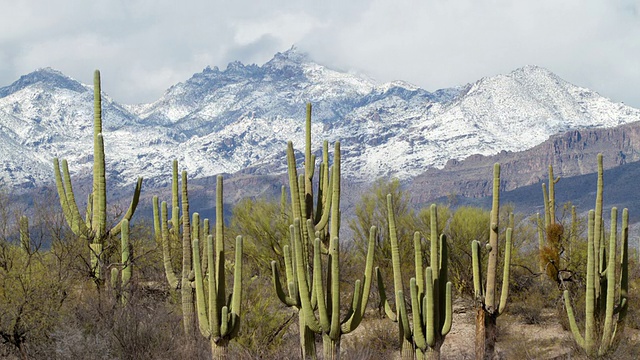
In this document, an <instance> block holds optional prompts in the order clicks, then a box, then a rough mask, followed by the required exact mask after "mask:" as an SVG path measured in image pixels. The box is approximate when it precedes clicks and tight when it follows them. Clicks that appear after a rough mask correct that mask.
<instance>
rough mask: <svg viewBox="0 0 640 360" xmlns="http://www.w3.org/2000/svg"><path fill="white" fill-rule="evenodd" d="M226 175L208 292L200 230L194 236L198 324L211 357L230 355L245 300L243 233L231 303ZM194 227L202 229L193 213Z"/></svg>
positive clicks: (210, 252) (210, 258) (238, 242)
mask: <svg viewBox="0 0 640 360" xmlns="http://www.w3.org/2000/svg"><path fill="white" fill-rule="evenodd" d="M222 194H223V190H222V176H221V175H219V176H218V178H217V186H216V239H215V249H214V244H213V236H212V235H208V236H207V246H206V248H205V249H206V253H207V262H208V269H209V273H208V274H207V286H206V290H207V293H206V294H205V284H204V281H205V279H204V276H203V272H202V265H201V264H200V245H199V241H200V239H199V237H200V236H199V234H200V232H199V230H195V231H194V237H193V269H194V272H195V289H196V299H197V302H196V303H197V309H198V327H199V329H200V333H201V334H202V336H204V337H205V338H207V339H209V341H210V342H211V358H212V359H226V358H227V345H228V344H229V341H230V340H231V339H233V338H234V337H236V336H237V335H238V330H239V328H240V311H241V304H242V236H238V237H237V238H236V250H235V267H234V273H233V292H232V293H231V301H230V303H227V295H226V286H225V278H224V276H225V273H224V265H225V261H224V223H223V203H222ZM193 219H194V221H193V226H194V229H199V216H198V214H197V213H194V214H193Z"/></svg>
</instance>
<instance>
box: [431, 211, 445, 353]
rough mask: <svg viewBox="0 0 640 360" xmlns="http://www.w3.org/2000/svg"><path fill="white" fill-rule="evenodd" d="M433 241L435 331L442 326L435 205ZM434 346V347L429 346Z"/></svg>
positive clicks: (432, 226)
mask: <svg viewBox="0 0 640 360" xmlns="http://www.w3.org/2000/svg"><path fill="white" fill-rule="evenodd" d="M430 211H431V216H430V217H431V226H430V228H431V239H430V240H431V241H430V249H431V250H430V254H429V255H430V259H429V267H430V268H431V282H432V284H433V289H432V291H433V298H432V303H433V327H432V329H435V328H437V327H439V326H440V296H441V295H442V294H441V292H440V286H439V285H440V283H439V281H440V280H439V267H440V258H439V255H440V254H439V253H438V240H439V237H438V212H437V208H436V205H435V204H431V207H430ZM429 346H433V345H429Z"/></svg>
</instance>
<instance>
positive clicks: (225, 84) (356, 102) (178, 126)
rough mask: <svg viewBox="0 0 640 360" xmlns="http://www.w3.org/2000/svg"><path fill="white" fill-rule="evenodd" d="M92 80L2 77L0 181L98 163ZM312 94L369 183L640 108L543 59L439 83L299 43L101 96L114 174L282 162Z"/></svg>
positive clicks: (322, 135) (322, 122)
mask: <svg viewBox="0 0 640 360" xmlns="http://www.w3.org/2000/svg"><path fill="white" fill-rule="evenodd" d="M103 75H104V74H103ZM107 76H108V75H107ZM38 84H40V85H38ZM42 84H49V85H51V86H49V87H47V86H42ZM56 84H60V85H61V86H58V87H55V86H54V85H56ZM91 88H92V87H91V86H88V85H83V84H80V83H79V82H76V81H75V80H73V79H71V78H69V77H65V76H64V74H61V73H60V72H57V71H56V70H52V69H44V70H38V71H36V72H34V73H31V74H28V75H25V76H22V77H21V78H20V79H19V80H17V81H16V82H14V84H11V85H9V86H7V87H2V88H0V94H2V95H1V96H0V140H2V141H1V142H0V150H1V151H0V183H3V184H5V186H11V187H17V188H20V187H22V188H32V187H34V186H40V185H42V184H47V183H51V182H52V181H53V172H52V171H51V159H52V158H53V157H60V158H66V159H68V160H69V164H70V167H71V169H70V170H71V172H72V173H73V175H74V176H78V177H82V176H83V174H85V175H86V174H89V171H90V167H91V148H90V146H91V145H90V144H91V143H92V142H91V141H90V139H91V136H92V129H91V124H92V122H91V119H92V100H91V96H92V95H91V92H90V91H88V89H91ZM76 90H77V91H76ZM80 90H83V91H80ZM307 101H311V102H312V103H313V104H314V107H313V124H312V136H313V139H314V144H313V148H314V151H316V153H317V152H319V150H320V147H321V145H320V140H319V139H327V140H329V141H330V142H334V141H337V140H341V142H342V150H343V167H344V169H345V170H344V171H343V174H344V175H345V176H346V177H347V178H348V179H349V180H350V181H356V182H364V183H366V182H371V181H373V180H375V179H377V178H379V177H388V176H393V177H398V178H401V179H403V180H404V181H409V180H410V179H412V178H414V177H415V176H418V175H420V174H422V173H423V172H424V171H425V170H427V169H429V168H442V167H443V166H445V164H446V163H447V161H449V160H450V159H454V160H456V161H459V160H462V159H464V158H467V157H469V156H471V155H473V154H476V153H479V154H483V155H490V154H495V153H498V152H500V151H501V150H506V151H522V150H525V149H528V148H531V147H534V146H536V145H538V144H539V143H541V142H543V141H545V140H546V139H548V138H549V136H551V135H553V134H557V133H559V132H562V131H567V130H571V129H581V128H588V127H613V126H617V125H620V124H624V123H628V122H633V121H638V120H640V110H638V109H634V108H631V107H628V106H626V105H624V104H620V103H613V102H611V101H609V100H608V99H605V98H603V97H601V96H599V95H598V94H597V93H596V92H595V91H592V90H589V89H585V88H581V87H577V86H574V85H571V84H569V83H567V82H565V81H564V80H562V79H560V78H559V77H557V76H556V75H554V74H553V73H552V72H550V71H549V70H546V69H544V68H540V67H537V66H525V67H522V68H519V69H516V70H514V71H513V72H511V73H509V74H505V75H497V76H492V77H485V78H482V79H480V80H478V81H475V82H473V83H469V84H467V85H463V86H458V87H454V88H448V89H441V90H438V91H435V92H429V91H427V90H424V89H421V88H419V87H417V86H414V85H411V84H409V83H406V82H402V81H396V82H390V83H384V84H378V83H375V82H374V81H373V80H371V79H369V78H366V77H364V76H357V75H354V74H349V73H342V72H338V71H334V70H331V69H328V68H326V67H324V66H322V65H320V64H316V63H315V62H313V61H312V60H311V59H309V57H308V56H307V55H305V54H301V53H299V52H298V51H297V50H296V49H295V48H292V49H290V50H288V51H285V52H283V53H278V54H276V55H275V56H274V57H273V59H271V60H270V61H268V62H266V63H265V64H263V65H262V66H258V65H255V64H249V65H245V64H242V63H240V62H232V63H230V64H229V65H228V66H227V68H226V69H225V70H220V69H218V68H217V67H213V68H212V67H207V68H205V69H204V70H203V71H202V72H200V73H196V74H194V75H193V76H192V77H191V78H189V79H187V80H186V81H184V82H181V83H178V84H175V85H173V86H172V87H170V88H169V89H167V91H166V92H165V94H164V95H163V96H162V97H161V98H160V99H158V100H157V101H155V102H152V103H150V104H142V105H122V104H118V103H117V102H115V101H113V100H112V99H111V98H110V97H109V96H108V95H107V94H103V116H104V121H103V124H104V127H105V132H104V134H103V136H104V138H105V148H106V150H107V159H106V160H107V170H108V171H109V173H110V175H111V176H113V177H114V178H115V180H114V181H112V182H111V184H119V186H129V185H130V184H131V183H133V182H134V181H135V179H136V178H137V177H138V176H144V177H145V178H146V179H147V180H146V182H145V183H146V184H147V185H145V186H150V187H155V186H161V185H162V184H166V183H167V181H168V180H167V178H168V174H169V171H167V168H168V167H170V164H171V161H172V160H173V159H174V158H175V159H178V160H179V162H180V164H181V167H183V168H184V169H186V170H187V171H188V172H189V174H190V175H191V176H192V177H194V178H199V177H207V176H214V175H215V174H218V173H237V172H241V173H245V174H260V175H270V174H278V173H282V172H284V171H285V170H286V163H285V161H284V157H283V153H284V149H285V148H286V141H287V140H292V141H293V142H294V145H295V146H296V147H298V148H300V147H301V145H302V144H303V143H304V134H303V124H304V120H303V119H304V116H305V115H304V107H305V103H306V102H307ZM523 128H526V129H527V132H526V133H525V132H523V131H522V129H523ZM114 186H116V185H114Z"/></svg>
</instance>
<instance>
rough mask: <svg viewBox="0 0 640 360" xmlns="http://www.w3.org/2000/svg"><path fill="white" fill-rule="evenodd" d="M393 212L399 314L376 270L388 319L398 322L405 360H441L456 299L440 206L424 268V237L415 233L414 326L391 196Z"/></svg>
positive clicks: (433, 218)
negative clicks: (428, 257)
mask: <svg viewBox="0 0 640 360" xmlns="http://www.w3.org/2000/svg"><path fill="white" fill-rule="evenodd" d="M387 208H388V212H389V238H390V239H389V240H390V241H391V261H392V266H393V283H394V290H395V304H396V312H395V313H394V312H393V310H392V309H391V306H389V304H388V302H387V300H386V299H387V297H386V294H385V290H384V282H383V280H382V275H381V273H380V270H379V269H378V268H376V275H377V278H378V290H379V291H380V299H381V301H382V302H383V304H384V308H385V312H386V314H387V316H388V317H389V318H390V319H391V320H393V321H395V322H397V323H398V329H399V334H400V338H401V339H400V341H401V353H402V359H403V360H411V359H414V358H415V359H418V360H420V359H425V358H426V359H439V358H440V347H441V346H442V344H443V342H444V339H445V336H446V335H447V334H448V333H449V331H450V330H451V323H452V317H453V313H452V304H451V301H452V296H451V282H449V281H447V275H448V274H447V270H448V266H447V265H448V260H449V259H448V255H447V239H446V236H445V235H444V234H441V235H440V236H438V225H437V224H438V215H437V209H436V205H435V204H433V205H431V216H430V220H431V226H430V230H431V236H430V244H431V245H430V263H429V265H430V266H428V267H427V268H424V267H423V263H422V257H423V251H422V238H421V236H420V233H419V232H416V233H415V234H414V238H413V245H414V250H415V277H413V278H411V282H410V293H411V313H412V321H413V327H412V326H411V325H410V323H409V315H408V309H407V308H406V304H405V299H404V287H403V284H402V272H401V268H400V255H399V252H398V238H397V234H396V221H395V214H394V213H393V208H392V197H391V194H389V195H387Z"/></svg>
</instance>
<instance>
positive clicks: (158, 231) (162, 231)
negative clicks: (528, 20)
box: [153, 160, 195, 339]
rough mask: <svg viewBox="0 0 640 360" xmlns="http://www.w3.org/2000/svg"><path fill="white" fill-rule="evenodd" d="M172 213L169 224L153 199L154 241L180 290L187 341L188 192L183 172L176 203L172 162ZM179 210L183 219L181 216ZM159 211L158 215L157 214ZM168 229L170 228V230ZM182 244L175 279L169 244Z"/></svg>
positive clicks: (190, 298) (191, 326)
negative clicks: (157, 241)
mask: <svg viewBox="0 0 640 360" xmlns="http://www.w3.org/2000/svg"><path fill="white" fill-rule="evenodd" d="M172 175H173V176H172V183H171V185H172V186H171V188H172V205H173V207H172V210H171V220H170V221H169V220H168V211H167V203H166V202H164V201H163V202H162V203H161V205H160V209H158V197H157V196H154V197H153V218H154V232H155V235H156V238H160V239H161V241H162V257H163V264H164V270H165V276H166V278H167V281H168V282H169V286H170V288H171V290H172V291H177V290H180V298H181V303H182V322H183V327H184V332H185V335H186V336H187V338H191V339H192V338H194V336H195V334H194V333H195V315H194V314H195V303H194V286H193V280H194V278H193V276H194V274H193V260H192V255H193V251H192V243H191V235H192V234H191V233H192V229H191V222H190V220H189V216H190V214H189V191H188V184H187V172H186V171H183V172H182V187H181V192H180V193H181V195H182V199H181V200H182V201H181V202H180V200H179V195H178V194H179V192H178V188H179V184H178V162H177V161H176V160H174V161H173V173H172ZM180 206H182V217H181V216H180ZM158 210H160V211H158ZM169 225H171V227H170V228H169ZM180 239H181V241H182V271H181V272H180V274H178V275H176V273H175V272H174V270H173V265H172V263H171V248H170V247H171V246H170V245H171V243H172V242H178V241H180Z"/></svg>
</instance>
